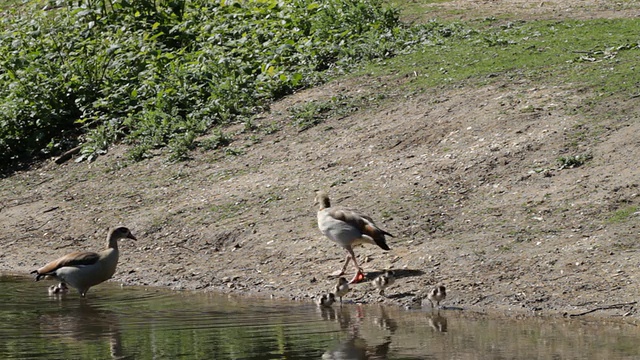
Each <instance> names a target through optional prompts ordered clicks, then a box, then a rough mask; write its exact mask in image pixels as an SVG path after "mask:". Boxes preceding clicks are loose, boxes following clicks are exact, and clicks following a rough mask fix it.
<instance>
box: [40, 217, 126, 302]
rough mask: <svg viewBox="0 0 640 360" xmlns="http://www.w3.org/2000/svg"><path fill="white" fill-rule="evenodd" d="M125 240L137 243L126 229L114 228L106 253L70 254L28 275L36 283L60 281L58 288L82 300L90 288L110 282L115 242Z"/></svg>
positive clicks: (113, 263)
mask: <svg viewBox="0 0 640 360" xmlns="http://www.w3.org/2000/svg"><path fill="white" fill-rule="evenodd" d="M125 238H128V239H132V240H137V239H136V237H135V236H133V234H132V233H131V231H129V229H127V228H126V227H123V226H120V227H116V228H114V229H112V230H111V231H110V232H109V235H108V236H107V242H108V247H107V249H106V250H103V251H101V252H99V253H95V252H82V251H78V252H73V253H71V254H68V255H65V256H63V257H61V258H58V259H56V260H54V261H52V262H50V263H48V264H47V265H45V266H43V267H41V268H40V269H38V270H34V271H32V272H31V273H32V274H36V281H39V280H40V279H42V278H45V279H46V278H52V279H55V280H58V281H60V283H61V284H69V286H71V287H73V288H75V289H76V290H78V292H79V293H80V296H82V297H85V296H86V295H87V291H89V288H91V287H92V286H95V285H98V284H100V283H102V282H104V281H107V280H109V279H110V278H111V276H113V274H114V273H115V272H116V266H117V265H118V240H119V239H125ZM60 286H62V285H60Z"/></svg>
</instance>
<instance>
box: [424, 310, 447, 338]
mask: <svg viewBox="0 0 640 360" xmlns="http://www.w3.org/2000/svg"><path fill="white" fill-rule="evenodd" d="M427 320H428V321H429V327H431V328H432V329H433V330H435V331H437V332H441V333H446V332H447V318H446V317H444V316H442V315H440V313H435V314H430V315H428V316H427Z"/></svg>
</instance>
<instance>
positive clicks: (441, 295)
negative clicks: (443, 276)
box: [427, 285, 447, 308]
mask: <svg viewBox="0 0 640 360" xmlns="http://www.w3.org/2000/svg"><path fill="white" fill-rule="evenodd" d="M446 297H447V290H446V289H445V287H444V285H438V286H436V287H434V288H433V289H431V291H430V292H429V295H427V299H429V301H430V302H431V307H432V308H435V307H436V306H438V308H440V301H442V300H444V299H445V298H446Z"/></svg>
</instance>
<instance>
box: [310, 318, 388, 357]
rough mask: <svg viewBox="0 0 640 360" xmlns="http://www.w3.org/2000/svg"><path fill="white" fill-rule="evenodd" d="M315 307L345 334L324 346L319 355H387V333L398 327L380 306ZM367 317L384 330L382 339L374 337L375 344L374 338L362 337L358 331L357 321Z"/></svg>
mask: <svg viewBox="0 0 640 360" xmlns="http://www.w3.org/2000/svg"><path fill="white" fill-rule="evenodd" d="M376 310H377V311H376ZM318 311H319V312H320V315H321V317H322V319H323V320H327V321H335V322H337V323H338V324H339V325H340V329H341V330H343V333H344V334H346V335H347V339H346V340H345V341H342V342H340V343H339V344H338V345H336V346H335V347H333V348H331V349H329V350H327V351H326V352H325V353H324V354H323V355H322V359H386V358H387V357H388V353H389V348H390V345H391V335H393V334H394V333H395V331H396V330H397V329H398V323H397V322H396V320H394V319H392V318H391V317H390V316H389V314H388V312H387V310H386V309H385V308H384V307H383V306H380V307H378V308H370V307H363V306H355V307H353V306H344V307H339V308H337V309H335V308H331V307H318ZM365 312H366V314H365ZM367 319H369V320H372V321H373V323H374V324H376V325H377V326H378V327H380V328H381V329H383V330H385V331H386V332H387V335H385V336H384V337H383V340H382V341H377V343H378V344H377V345H372V344H373V343H375V342H374V341H372V340H370V339H367V340H365V338H364V337H363V336H361V335H360V325H361V323H362V322H363V321H365V320H367Z"/></svg>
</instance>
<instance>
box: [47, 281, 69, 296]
mask: <svg viewBox="0 0 640 360" xmlns="http://www.w3.org/2000/svg"><path fill="white" fill-rule="evenodd" d="M68 292H69V287H68V286H67V284H65V283H60V284H58V285H51V286H49V295H60V294H66V293H68Z"/></svg>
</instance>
